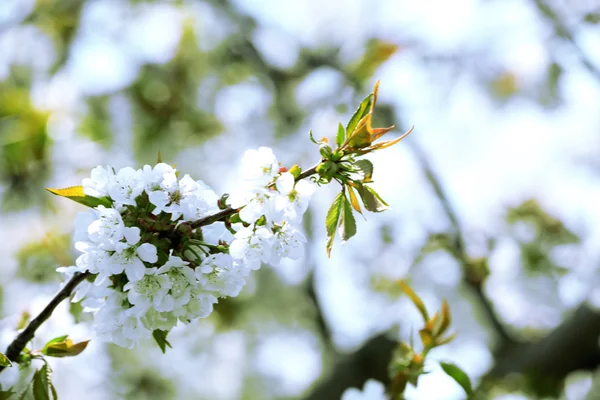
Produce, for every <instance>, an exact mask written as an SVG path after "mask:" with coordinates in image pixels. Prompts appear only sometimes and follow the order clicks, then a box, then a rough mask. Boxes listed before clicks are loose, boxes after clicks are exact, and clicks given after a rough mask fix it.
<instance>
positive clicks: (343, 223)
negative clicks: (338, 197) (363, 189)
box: [340, 195, 356, 244]
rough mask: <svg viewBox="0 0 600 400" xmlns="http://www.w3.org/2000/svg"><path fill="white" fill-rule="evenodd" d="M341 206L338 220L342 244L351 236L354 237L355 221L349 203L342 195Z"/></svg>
mask: <svg viewBox="0 0 600 400" xmlns="http://www.w3.org/2000/svg"><path fill="white" fill-rule="evenodd" d="M342 203H343V205H342V218H341V219H340V237H341V238H342V244H343V243H345V242H346V241H348V239H350V238H351V237H352V236H354V235H356V221H355V220H354V215H352V207H351V206H350V201H348V198H347V197H346V196H345V195H344V196H343V202H342Z"/></svg>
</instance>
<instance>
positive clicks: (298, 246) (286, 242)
mask: <svg viewBox="0 0 600 400" xmlns="http://www.w3.org/2000/svg"><path fill="white" fill-rule="evenodd" d="M273 239H274V240H273V243H274V244H273V251H272V252H271V259H270V260H269V264H271V265H273V266H277V265H278V264H279V262H280V261H281V259H282V258H290V259H292V260H297V259H299V258H300V257H302V255H303V254H304V246H303V243H306V237H305V236H304V235H303V234H302V232H300V231H299V230H298V229H296V228H294V227H293V226H292V225H290V224H289V223H287V222H285V223H284V224H283V225H282V226H280V227H276V228H275V234H274V236H273Z"/></svg>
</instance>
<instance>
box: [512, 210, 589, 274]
mask: <svg viewBox="0 0 600 400" xmlns="http://www.w3.org/2000/svg"><path fill="white" fill-rule="evenodd" d="M506 220H507V222H508V223H509V224H510V225H517V224H522V225H524V226H525V227H528V228H529V229H530V230H531V231H532V232H533V236H532V237H531V238H519V237H517V238H516V239H517V240H518V242H519V246H520V248H521V263H522V266H523V269H524V271H525V272H526V273H527V274H529V275H553V276H560V275H562V274H564V273H565V272H566V271H567V269H566V268H565V267H564V266H561V265H557V264H556V263H555V262H554V261H553V260H552V258H551V257H550V252H551V251H552V250H553V249H554V248H556V247H558V246H565V245H573V244H577V243H579V237H578V236H577V235H576V234H575V233H574V232H572V231H571V230H570V229H568V228H567V227H566V226H565V225H564V224H563V223H562V222H561V221H560V220H559V219H558V218H556V217H554V216H552V215H550V214H548V213H547V212H546V211H544V210H543V209H542V207H541V206H540V204H539V203H538V202H537V201H535V200H527V201H525V202H524V203H522V204H520V205H518V206H516V207H513V208H511V209H509V210H508V212H507V214H506Z"/></svg>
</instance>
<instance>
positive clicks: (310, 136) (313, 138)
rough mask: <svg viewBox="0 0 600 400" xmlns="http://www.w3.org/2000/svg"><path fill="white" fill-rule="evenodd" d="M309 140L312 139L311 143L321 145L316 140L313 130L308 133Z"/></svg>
mask: <svg viewBox="0 0 600 400" xmlns="http://www.w3.org/2000/svg"><path fill="white" fill-rule="evenodd" d="M308 138H309V139H310V141H311V142H313V143H314V144H319V143H318V142H317V141H316V140H315V137H314V136H313V132H312V129H311V130H309V131H308Z"/></svg>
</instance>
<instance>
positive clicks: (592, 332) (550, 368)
mask: <svg viewBox="0 0 600 400" xmlns="http://www.w3.org/2000/svg"><path fill="white" fill-rule="evenodd" d="M599 336H600V313H598V312H597V311H594V310H592V309H591V308H589V307H588V306H586V305H582V306H580V307H579V308H578V309H577V310H576V311H575V312H574V313H573V315H572V316H571V317H570V318H568V319H567V320H566V321H565V322H563V323H562V325H560V326H559V327H558V328H556V329H555V330H554V331H552V332H551V333H550V334H548V335H547V336H546V337H544V338H543V339H541V340H539V341H537V342H534V343H527V344H516V345H514V346H512V347H510V348H507V349H506V350H505V351H503V352H502V353H501V354H497V355H496V360H495V363H494V367H493V368H492V370H491V371H490V372H489V373H488V374H487V375H486V376H485V377H484V378H483V380H482V388H485V387H486V386H491V385H493V384H494V382H496V381H497V380H499V379H501V378H503V377H505V376H507V375H509V374H513V373H522V374H525V375H526V376H528V377H529V378H530V379H528V380H527V381H528V382H529V385H530V386H531V387H530V388H531V389H532V390H534V391H535V392H536V393H537V394H538V395H540V396H553V395H555V394H556V392H557V391H559V390H560V389H561V386H562V382H563V380H564V378H565V377H566V376H567V375H568V374H569V373H571V372H573V371H577V370H594V369H596V368H597V367H598V366H600V348H599V347H598V337H599Z"/></svg>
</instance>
